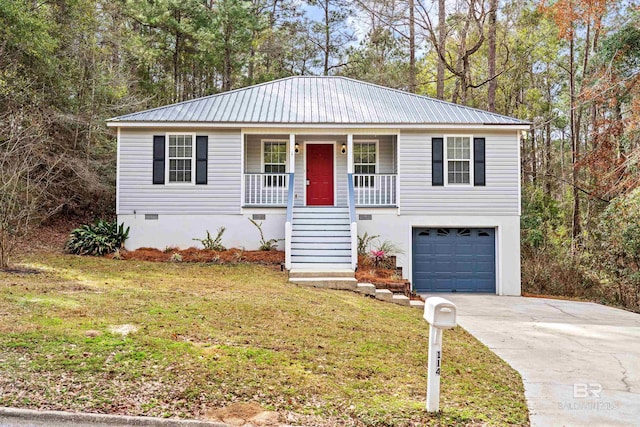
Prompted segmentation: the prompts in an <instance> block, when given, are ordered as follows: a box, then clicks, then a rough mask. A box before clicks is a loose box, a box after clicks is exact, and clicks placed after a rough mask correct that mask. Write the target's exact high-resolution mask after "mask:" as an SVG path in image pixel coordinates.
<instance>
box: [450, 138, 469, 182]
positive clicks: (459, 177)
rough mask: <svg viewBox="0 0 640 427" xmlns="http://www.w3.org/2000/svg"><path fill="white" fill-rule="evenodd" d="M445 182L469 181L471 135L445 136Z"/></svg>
mask: <svg viewBox="0 0 640 427" xmlns="http://www.w3.org/2000/svg"><path fill="white" fill-rule="evenodd" d="M446 153H447V162H446V167H447V184H470V183H471V137H469V136H449V137H447V149H446Z"/></svg>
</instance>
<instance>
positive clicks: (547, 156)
mask: <svg viewBox="0 0 640 427" xmlns="http://www.w3.org/2000/svg"><path fill="white" fill-rule="evenodd" d="M545 130H546V137H545V141H544V149H545V153H544V174H545V177H544V187H545V192H546V193H547V195H548V196H551V175H552V169H553V168H552V166H551V121H550V120H547V124H546V126H545Z"/></svg>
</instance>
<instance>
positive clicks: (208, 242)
mask: <svg viewBox="0 0 640 427" xmlns="http://www.w3.org/2000/svg"><path fill="white" fill-rule="evenodd" d="M225 230H226V228H224V227H220V228H218V234H217V235H216V238H215V239H212V238H211V234H209V230H207V237H206V238H204V239H193V240H195V241H197V242H200V243H202V246H203V247H204V248H205V249H207V250H210V251H218V252H220V251H226V250H227V248H225V247H224V246H223V245H222V235H223V234H224V232H225Z"/></svg>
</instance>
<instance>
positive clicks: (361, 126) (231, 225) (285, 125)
mask: <svg viewBox="0 0 640 427" xmlns="http://www.w3.org/2000/svg"><path fill="white" fill-rule="evenodd" d="M108 126H111V127H115V128H116V129H117V139H118V169H117V190H116V191H117V206H116V210H117V215H118V221H120V222H124V223H125V224H126V225H127V226H130V227H131V231H130V236H129V240H127V248H129V249H136V248H139V247H143V246H144V247H157V248H161V249H162V248H164V247H166V246H170V245H171V246H175V245H177V246H180V247H189V246H193V245H194V243H195V242H194V241H193V240H192V239H193V238H195V237H198V238H202V237H203V236H204V235H205V233H206V230H210V231H211V232H212V233H213V232H215V230H217V229H218V227H220V226H225V227H226V229H227V231H226V233H225V234H224V239H223V243H224V244H225V245H226V246H227V247H245V248H247V249H255V248H256V247H257V246H258V240H259V236H258V232H257V230H256V228H255V227H254V226H253V225H251V224H250V223H249V221H248V220H247V219H248V218H254V219H257V220H258V221H259V222H262V223H263V229H264V231H265V235H266V237H267V238H281V239H283V247H284V248H285V251H286V268H287V269H296V270H303V271H304V270H306V269H311V270H332V269H333V270H335V269H340V270H349V271H353V270H354V269H355V268H356V267H357V265H356V264H357V256H356V248H357V236H358V234H360V235H362V234H363V233H365V232H367V233H369V235H371V234H374V235H380V236H381V237H380V238H381V239H383V240H384V239H388V240H391V241H393V242H394V243H395V244H396V245H398V246H400V247H401V248H403V250H404V254H401V255H399V256H398V265H399V266H401V267H403V274H404V275H405V277H406V278H407V279H408V280H410V281H411V282H412V286H413V289H414V290H416V291H431V292H433V291H457V292H495V293H497V294H500V295H519V294H520V232H519V225H520V177H519V170H520V168H519V166H520V159H519V145H520V144H519V137H520V134H521V132H522V131H524V130H526V129H528V128H529V124H528V123H527V122H523V121H521V120H517V119H513V118H510V117H506V116H501V115H498V114H494V113H489V112H486V111H481V110H477V109H473V108H469V107H464V106H459V105H455V104H452V103H448V102H444V101H440V100H436V99H431V98H427V97H424V96H418V95H414V94H410V93H406V92H402V91H399V90H394V89H389V88H385V87H381V86H377V85H373V84H369V83H364V82H360V81H356V80H352V79H348V78H344V77H290V78H285V79H281V80H276V81H273V82H268V83H264V84H260V85H256V86H251V87H248V88H244V89H238V90H234V91H231V92H226V93H221V94H217V95H212V96H208V97H204V98H200V99H195V100H192V101H186V102H181V103H178V104H174V105H169V106H165V107H160V108H155V109H152V110H147V111H142V112H139V113H133V114H128V115H125V116H121V117H116V118H113V119H110V120H109V121H108Z"/></svg>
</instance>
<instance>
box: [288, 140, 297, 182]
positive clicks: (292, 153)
mask: <svg viewBox="0 0 640 427" xmlns="http://www.w3.org/2000/svg"><path fill="white" fill-rule="evenodd" d="M295 171H296V135H295V134H294V133H290V134H289V172H290V173H294V172H295Z"/></svg>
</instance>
